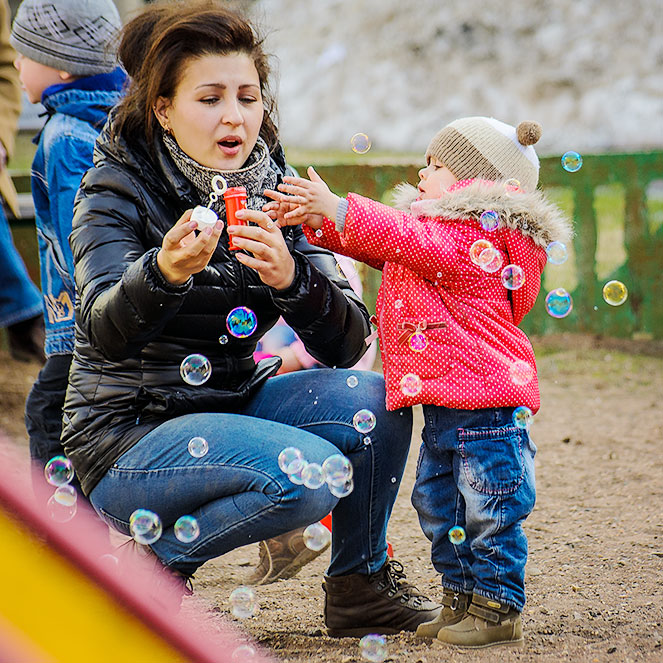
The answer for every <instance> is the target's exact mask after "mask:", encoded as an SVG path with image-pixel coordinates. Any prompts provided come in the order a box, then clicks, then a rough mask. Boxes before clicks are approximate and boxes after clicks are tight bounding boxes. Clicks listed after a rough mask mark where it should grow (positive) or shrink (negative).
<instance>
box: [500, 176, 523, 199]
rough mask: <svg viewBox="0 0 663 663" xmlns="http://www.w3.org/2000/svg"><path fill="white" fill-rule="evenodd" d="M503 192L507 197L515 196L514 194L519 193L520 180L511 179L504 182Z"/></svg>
mask: <svg viewBox="0 0 663 663" xmlns="http://www.w3.org/2000/svg"><path fill="white" fill-rule="evenodd" d="M504 192H505V193H506V195H507V196H509V197H511V196H513V195H515V194H516V193H520V180H517V179H515V178H514V177H512V178H511V179H508V180H507V181H506V182H504Z"/></svg>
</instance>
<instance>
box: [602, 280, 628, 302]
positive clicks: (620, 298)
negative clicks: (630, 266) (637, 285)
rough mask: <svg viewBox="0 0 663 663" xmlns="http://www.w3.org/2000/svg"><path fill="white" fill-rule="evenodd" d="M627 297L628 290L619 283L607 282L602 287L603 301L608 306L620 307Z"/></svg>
mask: <svg viewBox="0 0 663 663" xmlns="http://www.w3.org/2000/svg"><path fill="white" fill-rule="evenodd" d="M627 297H628V290H627V288H626V286H625V285H624V284H623V283H622V282H621V281H608V282H607V283H606V284H605V285H604V286H603V299H605V301H606V304H610V306H621V305H622V304H623V303H624V302H625V301H626V298H627Z"/></svg>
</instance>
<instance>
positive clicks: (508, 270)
mask: <svg viewBox="0 0 663 663" xmlns="http://www.w3.org/2000/svg"><path fill="white" fill-rule="evenodd" d="M501 279H502V285H503V286H504V287H505V288H506V289H507V290H518V288H522V286H523V284H524V283H525V272H524V271H523V268H522V267H520V266H519V265H507V266H506V267H505V268H504V269H503V270H502V274H501Z"/></svg>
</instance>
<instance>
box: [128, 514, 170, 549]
mask: <svg viewBox="0 0 663 663" xmlns="http://www.w3.org/2000/svg"><path fill="white" fill-rule="evenodd" d="M129 531H130V532H131V536H133V538H134V541H136V543H142V544H143V545H145V546H149V545H150V544H151V543H154V542H155V541H158V540H159V537H160V536H161V531H162V528H161V518H159V516H157V514H156V513H154V511H149V510H148V509H136V510H135V511H134V512H133V513H132V514H131V517H130V518H129Z"/></svg>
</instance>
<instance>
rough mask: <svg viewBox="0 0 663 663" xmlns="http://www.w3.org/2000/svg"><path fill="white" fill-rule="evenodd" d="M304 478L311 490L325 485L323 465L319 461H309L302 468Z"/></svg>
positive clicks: (305, 483)
mask: <svg viewBox="0 0 663 663" xmlns="http://www.w3.org/2000/svg"><path fill="white" fill-rule="evenodd" d="M302 479H303V480H304V485H305V486H306V487H307V488H310V489H311V490H317V489H318V488H320V487H321V486H324V485H325V477H324V475H323V474H322V467H321V466H320V465H318V463H308V464H307V465H306V467H305V468H304V469H303V470H302Z"/></svg>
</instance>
